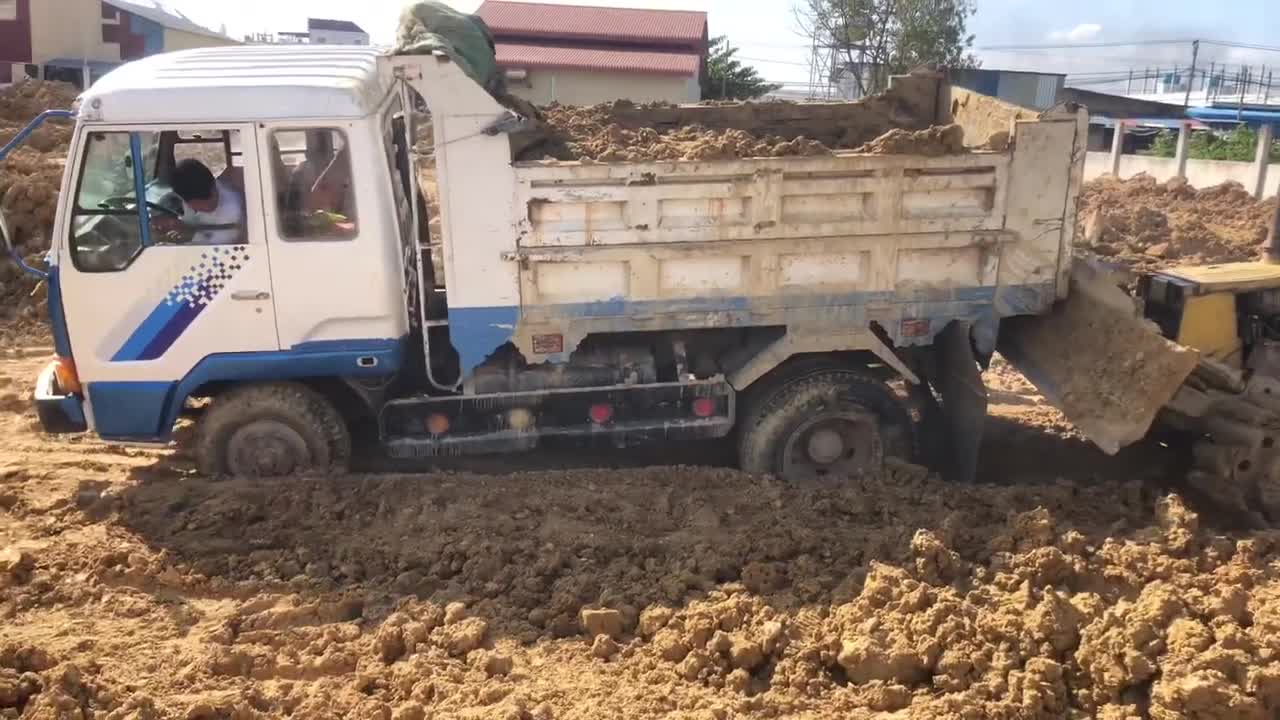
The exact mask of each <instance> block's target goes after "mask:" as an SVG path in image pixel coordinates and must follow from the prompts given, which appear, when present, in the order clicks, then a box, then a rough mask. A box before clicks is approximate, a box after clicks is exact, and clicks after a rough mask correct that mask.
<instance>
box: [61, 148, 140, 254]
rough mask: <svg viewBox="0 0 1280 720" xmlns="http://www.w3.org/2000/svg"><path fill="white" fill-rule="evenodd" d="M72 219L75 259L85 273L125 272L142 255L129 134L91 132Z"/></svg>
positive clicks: (72, 248)
mask: <svg viewBox="0 0 1280 720" xmlns="http://www.w3.org/2000/svg"><path fill="white" fill-rule="evenodd" d="M84 152H85V155H84V163H83V165H82V166H81V169H80V185H79V187H78V188H77V189H76V201H75V205H74V207H73V208H72V216H71V258H72V262H73V264H74V265H75V266H76V268H77V269H79V270H82V271H84V272H111V271H116V270H123V269H124V268H126V267H128V266H129V264H130V263H132V262H133V259H134V258H135V257H137V256H138V253H140V252H142V222H141V220H140V218H139V213H138V193H137V178H136V177H135V175H134V156H133V152H132V147H131V144H130V134H129V133H126V132H100V133H91V134H90V135H89V137H88V141H87V144H86V146H85V151H84Z"/></svg>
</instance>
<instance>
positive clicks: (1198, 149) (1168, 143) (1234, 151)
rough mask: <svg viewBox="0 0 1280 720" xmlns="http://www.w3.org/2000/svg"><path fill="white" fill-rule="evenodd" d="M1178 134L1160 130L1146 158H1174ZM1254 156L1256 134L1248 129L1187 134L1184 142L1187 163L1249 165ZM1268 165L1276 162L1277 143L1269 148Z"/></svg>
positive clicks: (1278, 157)
mask: <svg viewBox="0 0 1280 720" xmlns="http://www.w3.org/2000/svg"><path fill="white" fill-rule="evenodd" d="M1177 150H1178V133H1176V132H1174V131H1173V130H1161V131H1160V134H1159V135H1157V136H1156V139H1155V141H1154V142H1152V143H1151V150H1150V154H1151V155H1155V156H1156V157H1167V158H1171V157H1174V156H1175V155H1177ZM1257 152H1258V132H1257V131H1256V130H1254V129H1253V128H1251V127H1249V126H1248V125H1237V126H1236V127H1234V128H1232V129H1230V130H1228V131H1227V132H1225V133H1215V132H1213V131H1212V130H1207V131H1197V132H1193V133H1191V138H1190V139H1189V140H1187V158H1188V159H1190V160H1235V161H1237V162H1253V161H1254V159H1255V158H1256V157H1257ZM1271 161H1272V162H1280V141H1276V142H1274V143H1272V144H1271Z"/></svg>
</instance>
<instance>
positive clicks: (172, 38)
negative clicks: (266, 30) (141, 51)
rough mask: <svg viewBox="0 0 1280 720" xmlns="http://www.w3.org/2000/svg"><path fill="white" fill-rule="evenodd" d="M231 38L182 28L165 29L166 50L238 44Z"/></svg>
mask: <svg viewBox="0 0 1280 720" xmlns="http://www.w3.org/2000/svg"><path fill="white" fill-rule="evenodd" d="M238 44H239V43H237V42H236V41H235V40H232V39H231V38H218V37H214V36H212V35H201V34H199V33H189V32H184V31H182V30H173V29H170V28H165V30H164V51H165V52H173V51H174V50H190V49H191V48H202V47H222V46H223V45H238Z"/></svg>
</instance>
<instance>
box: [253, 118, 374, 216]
mask: <svg viewBox="0 0 1280 720" xmlns="http://www.w3.org/2000/svg"><path fill="white" fill-rule="evenodd" d="M271 152H272V155H273V156H274V157H273V163H272V164H273V166H274V172H273V174H274V178H275V187H276V196H277V197H276V199H277V203H278V207H279V216H280V234H281V236H282V237H284V238H285V239H286V240H350V239H352V238H354V237H355V236H356V234H357V231H358V225H357V219H356V198H355V187H354V186H353V185H352V176H351V153H350V150H349V147H348V145H347V137H346V135H345V134H343V132H342V131H341V130H335V129H331V128H312V129H306V130H284V131H279V132H275V133H272V135H271Z"/></svg>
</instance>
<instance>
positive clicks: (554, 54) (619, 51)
mask: <svg viewBox="0 0 1280 720" xmlns="http://www.w3.org/2000/svg"><path fill="white" fill-rule="evenodd" d="M497 59H498V66H499V67H503V68H548V69H557V70H588V71H597V72H633V73H650V74H658V75H685V76H692V75H697V74H698V71H699V70H700V68H701V67H702V56H701V55H698V54H696V53H680V52H656V51H653V50H631V49H626V48H584V47H563V46H556V45H531V44H526V43H506V42H499V43H497Z"/></svg>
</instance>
